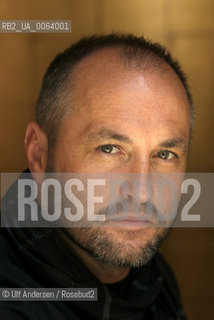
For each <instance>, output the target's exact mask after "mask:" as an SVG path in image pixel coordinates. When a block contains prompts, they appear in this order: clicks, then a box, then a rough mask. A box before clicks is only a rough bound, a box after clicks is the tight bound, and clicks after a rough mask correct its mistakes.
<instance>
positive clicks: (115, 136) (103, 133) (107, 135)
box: [87, 128, 132, 143]
mask: <svg viewBox="0 0 214 320" xmlns="http://www.w3.org/2000/svg"><path fill="white" fill-rule="evenodd" d="M99 138H101V139H112V140H118V141H122V142H126V143H132V140H131V139H130V138H129V137H128V136H126V135H124V134H120V133H118V132H116V131H114V130H111V129H107V128H102V129H100V130H99V131H97V132H92V133H90V134H89V135H88V137H87V140H88V141H90V142H93V141H96V140H97V139H99Z"/></svg>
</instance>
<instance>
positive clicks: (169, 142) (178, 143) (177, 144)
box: [159, 138, 187, 148]
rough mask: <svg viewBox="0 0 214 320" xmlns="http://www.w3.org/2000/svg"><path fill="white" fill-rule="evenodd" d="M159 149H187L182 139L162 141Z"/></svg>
mask: <svg viewBox="0 0 214 320" xmlns="http://www.w3.org/2000/svg"><path fill="white" fill-rule="evenodd" d="M159 146H160V147H161V148H173V147H174V148H176V147H177V148H180V147H187V144H186V141H185V140H184V139H182V138H175V139H169V140H166V141H163V142H161V143H160V145H159Z"/></svg>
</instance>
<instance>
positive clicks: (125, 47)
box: [36, 35, 194, 147]
mask: <svg viewBox="0 0 214 320" xmlns="http://www.w3.org/2000/svg"><path fill="white" fill-rule="evenodd" d="M127 72H128V73H129V79H130V85H131V79H132V75H133V74H134V73H135V74H136V73H138V74H139V81H142V79H143V77H147V79H148V77H150V79H151V81H152V79H153V80H154V77H155V76H156V77H157V76H158V75H159V76H161V77H159V81H162V82H164V81H165V82H166V81H167V79H170V81H173V83H174V86H173V87H172V88H170V90H174V92H175V95H176V94H177V93H176V92H177V91H180V92H181V91H182V92H183V93H184V95H186V98H187V99H188V105H189V113H190V119H191V120H190V126H192V123H193V118H194V116H193V107H192V100H191V95H190V93H189V89H188V86H187V83H186V78H185V76H184V74H183V72H182V71H181V69H180V66H179V65H178V63H177V62H176V61H174V60H173V59H172V57H171V55H170V54H169V53H168V52H167V51H166V50H165V49H164V48H163V47H162V46H161V45H160V44H156V43H151V42H150V41H146V40H145V39H144V38H137V37H135V36H132V35H108V36H103V37H91V38H86V39H82V40H81V41H79V42H78V43H76V44H74V45H73V46H71V47H70V48H68V49H67V50H65V51H64V52H63V53H62V54H60V55H58V56H57V57H56V58H55V60H54V61H53V62H52V63H51V65H50V66H49V68H48V70H47V72H46V75H45V77H44V80H43V85H42V89H41V92H40V96H39V99H38V102H37V107H36V121H37V122H38V124H39V125H40V127H41V128H42V129H43V130H44V131H45V133H46V134H47V137H48V141H49V146H50V147H51V146H54V144H55V142H56V138H57V133H58V130H59V128H60V126H61V124H62V122H63V121H64V120H65V118H66V117H67V116H68V115H70V114H71V113H72V112H74V111H75V110H76V109H77V108H78V107H80V106H81V105H83V104H84V103H85V102H84V101H85V99H86V97H87V96H90V95H91V94H92V93H93V91H96V88H97V84H98V83H99V85H100V86H103V87H106V90H108V88H110V83H111V82H112V81H113V83H115V82H114V78H115V77H116V78H117V83H120V85H121V86H125V84H124V83H123V77H124V73H127ZM104 79H105V81H104ZM140 79H141V80H140ZM107 83H108V84H107ZM126 85H127V84H126Z"/></svg>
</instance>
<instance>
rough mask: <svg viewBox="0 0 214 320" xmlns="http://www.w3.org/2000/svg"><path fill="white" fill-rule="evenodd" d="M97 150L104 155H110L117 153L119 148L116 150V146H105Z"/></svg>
mask: <svg viewBox="0 0 214 320" xmlns="http://www.w3.org/2000/svg"><path fill="white" fill-rule="evenodd" d="M99 149H100V151H102V152H104V153H110V154H113V153H118V152H119V148H117V147H116V146H113V145H112V144H106V145H104V146H101V147H99Z"/></svg>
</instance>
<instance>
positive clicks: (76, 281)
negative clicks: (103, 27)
mask: <svg viewBox="0 0 214 320" xmlns="http://www.w3.org/2000/svg"><path fill="white" fill-rule="evenodd" d="M192 122H193V108H192V100H191V95H190V93H189V90H188V87H187V83H186V80H185V76H184V74H183V73H182V71H181V69H180V67H179V65H178V63H177V62H175V61H174V60H173V59H172V57H171V56H170V54H169V53H167V52H166V51H165V49H164V48H163V47H162V46H160V45H159V44H154V43H151V42H149V41H146V40H145V39H144V38H137V37H135V36H133V35H115V34H112V35H108V36H101V37H91V38H87V39H82V40H80V41H79V42H78V43H76V44H74V45H73V46H71V47H70V48H68V49H67V50H65V52H64V53H62V54H59V55H58V56H57V57H56V58H55V60H54V61H53V62H52V63H51V65H50V66H49V68H48V70H47V72H46V75H45V77H44V80H43V85H42V89H41V92H40V96H39V99H38V102H37V106H36V119H35V122H31V123H30V124H29V125H28V127H27V131H26V137H25V145H26V154H27V159H28V166H29V170H30V172H31V174H32V176H33V178H34V179H35V180H39V179H38V174H39V175H43V173H45V172H56V173H60V172H64V173H69V172H72V173H84V174H86V175H87V174H89V175H90V173H98V174H99V173H107V174H112V173H114V174H122V175H124V174H125V175H126V174H129V173H135V174H139V175H140V174H143V175H149V174H154V173H169V174H171V173H172V174H173V173H177V172H184V171H185V167H186V158H187V152H188V146H189V139H190V132H191V127H192ZM127 199H128V201H129V202H131V203H133V199H134V192H133V191H131V189H130V191H129V192H128V194H127ZM127 199H126V200H127ZM140 203H141V206H142V207H143V206H144V205H146V204H148V203H153V207H155V206H156V207H157V203H155V201H154V197H153V198H152V196H151V193H150V191H149V189H148V187H147V186H145V185H143V186H142V189H141V192H140ZM106 205H107V209H106V207H105V210H104V209H103V208H102V207H101V208H100V210H101V211H102V209H103V211H102V212H104V213H105V214H106V216H108V209H109V210H110V206H109V207H108V203H107V204H106ZM156 210H158V208H156ZM120 212H121V214H122V213H123V211H122V210H120ZM122 217H123V216H122ZM106 225H107V227H106V228H104V227H102V226H103V224H102V223H98V224H96V226H95V225H92V227H85V228H82V227H76V228H72V227H68V228H59V229H51V228H47V229H42V228H41V229H26V230H24V229H9V228H8V229H3V230H2V234H1V238H2V241H1V243H4V248H2V250H1V287H34V288H38V287H44V288H48V287H50V288H57V287H60V288H63V287H67V288H69V287H70V288H72V287H75V288H97V290H98V297H97V301H93V302H92V301H84V302H81V301H66V302H64V301H57V302H56V301H54V302H50V301H49V302H45V301H42V302H29V301H28V302H14V301H13V302H5V301H4V302H1V311H0V315H1V316H2V319H13V320H14V319H31V320H33V319H38V318H40V319H51V320H53V319H136V320H137V319H162V320H167V319H186V317H185V313H184V311H183V308H182V306H181V302H180V296H179V291H178V288H177V284H176V280H175V278H174V276H173V274H172V272H171V270H170V268H169V267H168V265H167V264H166V262H165V261H164V260H163V258H162V257H161V256H160V255H159V254H158V253H156V251H157V248H158V247H159V245H160V243H161V242H162V240H163V239H164V238H165V237H166V235H167V233H168V229H169V228H165V227H163V228H162V227H155V225H153V224H150V225H149V227H148V228H143V226H144V225H145V222H142V221H140V220H139V219H136V218H135V217H133V215H128V216H126V218H122V219H118V220H117V219H116V220H114V219H109V220H108V221H107V222H106ZM168 227H169V226H168Z"/></svg>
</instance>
